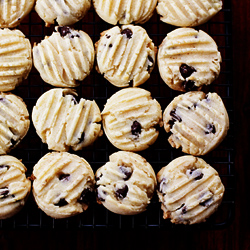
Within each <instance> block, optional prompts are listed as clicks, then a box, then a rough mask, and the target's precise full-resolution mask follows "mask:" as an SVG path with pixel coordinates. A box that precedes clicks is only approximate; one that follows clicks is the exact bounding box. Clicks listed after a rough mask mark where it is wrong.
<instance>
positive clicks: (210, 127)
mask: <svg viewBox="0 0 250 250" xmlns="http://www.w3.org/2000/svg"><path fill="white" fill-rule="evenodd" d="M206 129H207V130H206V131H205V134H210V133H213V134H215V133H216V129H215V126H214V125H213V124H207V126H206Z"/></svg>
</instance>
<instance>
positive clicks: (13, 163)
mask: <svg viewBox="0 0 250 250" xmlns="http://www.w3.org/2000/svg"><path fill="white" fill-rule="evenodd" d="M26 170H27V169H26V167H25V166H24V165H23V164H22V162H21V161H19V160H18V159H17V158H15V157H13V156H9V155H4V156H0V219H6V218H9V217H11V216H13V215H15V214H16V213H18V212H19V211H20V209H21V208H22V207H23V206H24V204H25V202H26V200H27V198H28V195H29V193H30V189H31V182H30V180H29V179H27V178H26V175H25V172H26Z"/></svg>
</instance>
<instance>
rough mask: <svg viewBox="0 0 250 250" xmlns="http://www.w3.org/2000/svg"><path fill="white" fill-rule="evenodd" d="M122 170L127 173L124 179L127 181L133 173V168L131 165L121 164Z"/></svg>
mask: <svg viewBox="0 0 250 250" xmlns="http://www.w3.org/2000/svg"><path fill="white" fill-rule="evenodd" d="M120 170H121V171H122V173H123V174H124V175H125V177H124V178H123V180H124V181H127V180H128V179H129V178H130V177H131V175H132V173H133V169H132V168H131V167H126V166H120Z"/></svg>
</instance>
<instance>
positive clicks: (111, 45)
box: [95, 25, 156, 87]
mask: <svg viewBox="0 0 250 250" xmlns="http://www.w3.org/2000/svg"><path fill="white" fill-rule="evenodd" d="M95 47H96V54H97V71H99V72H100V73H101V74H103V76H104V77H105V78H106V79H107V80H108V81H109V82H110V83H112V84H113V85H115V86H117V87H127V86H129V84H130V82H133V86H134V87H136V86H139V85H141V84H143V83H144V82H145V81H146V80H147V79H148V78H149V77H150V73H151V71H152V70H153V68H154V65H155V54H156V47H155V46H154V43H153V42H152V40H151V39H150V38H149V36H148V34H147V32H146V30H145V29H143V28H142V27H140V26H133V25H123V26H122V27H121V28H120V27H118V26H115V27H113V28H111V29H109V30H106V31H104V32H102V33H101V38H100V40H99V41H98V42H97V43H96V44H95Z"/></svg>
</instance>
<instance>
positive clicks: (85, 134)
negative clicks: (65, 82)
mask: <svg viewBox="0 0 250 250" xmlns="http://www.w3.org/2000/svg"><path fill="white" fill-rule="evenodd" d="M76 95H77V94H76V92H74V91H73V90H71V89H60V88H56V89H51V90H49V91H47V92H45V93H44V94H43V95H42V96H41V97H40V98H39V99H38V100H37V103H36V105H35V106H34V108H33V111H32V121H33V124H34V126H35V128H36V132H37V134H38V135H39V136H40V138H41V139H42V141H43V142H44V143H47V144H48V148H49V149H52V150H56V151H68V150H69V149H70V147H71V148H72V149H73V150H75V151H76V150H80V149H82V148H83V147H86V146H88V145H90V144H92V143H93V142H94V141H95V140H96V139H97V137H98V136H100V135H102V130H101V124H98V123H99V122H101V113H100V110H99V107H98V106H97V104H96V103H95V101H90V100H85V99H83V98H81V99H80V101H79V103H77V101H76V99H75V97H74V96H76Z"/></svg>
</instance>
